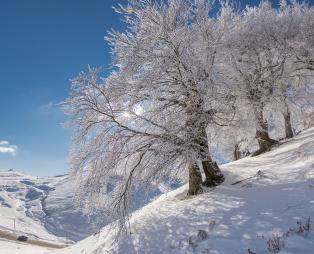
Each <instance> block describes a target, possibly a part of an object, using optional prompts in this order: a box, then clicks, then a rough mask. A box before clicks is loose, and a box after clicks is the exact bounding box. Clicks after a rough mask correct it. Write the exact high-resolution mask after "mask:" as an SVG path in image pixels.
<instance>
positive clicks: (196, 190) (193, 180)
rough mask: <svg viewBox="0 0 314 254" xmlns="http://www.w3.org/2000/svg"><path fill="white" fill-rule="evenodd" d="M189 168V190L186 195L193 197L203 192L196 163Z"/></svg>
mask: <svg viewBox="0 0 314 254" xmlns="http://www.w3.org/2000/svg"><path fill="white" fill-rule="evenodd" d="M188 168H189V190H188V195H189V196H194V195H197V194H200V193H202V192H203V189H202V186H201V184H202V174H201V171H200V169H199V167H198V166H197V164H196V163H194V164H190V165H189V166H188Z"/></svg>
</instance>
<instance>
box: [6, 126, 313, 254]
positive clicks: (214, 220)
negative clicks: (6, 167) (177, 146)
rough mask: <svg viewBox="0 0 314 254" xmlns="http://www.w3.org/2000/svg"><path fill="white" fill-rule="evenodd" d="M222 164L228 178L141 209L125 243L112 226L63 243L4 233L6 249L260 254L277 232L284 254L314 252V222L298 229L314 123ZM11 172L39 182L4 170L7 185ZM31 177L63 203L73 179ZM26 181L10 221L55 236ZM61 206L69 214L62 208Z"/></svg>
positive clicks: (74, 253) (306, 201) (22, 252)
mask: <svg viewBox="0 0 314 254" xmlns="http://www.w3.org/2000/svg"><path fill="white" fill-rule="evenodd" d="M222 169H223V171H224V174H225V176H226V181H225V183H224V184H223V185H221V186H219V187H217V188H215V189H209V190H208V191H207V192H206V193H204V194H202V195H199V196H196V197H193V198H187V197H186V195H185V193H186V186H183V187H181V188H179V189H177V190H175V191H172V192H169V193H167V194H163V195H162V196H160V197H159V198H158V199H157V200H155V201H153V202H152V203H150V204H148V205H146V206H145V207H143V208H141V209H140V210H138V211H136V212H134V213H133V215H132V217H131V231H132V234H131V238H128V239H123V240H121V241H120V242H119V243H117V242H115V241H114V240H115V234H116V233H115V230H113V228H112V226H111V225H108V226H106V227H104V228H103V229H102V230H101V232H100V233H99V234H94V235H91V236H90V237H88V238H86V239H84V240H82V241H80V242H78V243H76V244H74V245H72V246H70V247H67V248H64V249H60V250H57V249H55V250H53V249H49V248H43V247H38V246H30V245H25V244H23V243H21V244H19V243H14V242H10V241H2V240H0V250H1V251H0V253H1V254H2V253H4V254H15V253H18V254H28V253H36V254H79V253H84V254H92V253H98V254H100V253H102V254H103V253H212V254H245V253H248V249H250V250H251V251H253V252H254V253H256V254H266V253H269V252H268V250H267V241H268V240H269V239H272V237H273V236H274V235H278V236H279V237H280V241H281V250H280V252H279V253H281V254H309V253H313V249H314V232H313V231H312V229H310V230H309V232H303V233H300V234H299V233H297V232H296V231H298V229H299V225H298V224H297V223H298V222H302V225H304V224H305V222H306V221H307V219H308V218H312V219H313V220H314V128H312V129H309V130H307V131H304V132H303V133H301V134H300V135H298V136H297V137H296V138H294V139H292V140H289V141H287V142H285V143H283V144H281V145H280V146H279V147H278V148H275V149H274V150H273V151H271V152H268V153H266V154H263V155H260V156H258V157H254V158H251V157H249V158H245V159H242V160H239V161H236V162H232V163H229V164H226V165H224V166H223V167H222ZM3 174H7V176H6V177H7V179H6V180H5V181H6V184H7V186H11V185H12V184H9V182H10V181H19V182H20V184H24V185H31V186H33V187H34V185H32V184H30V183H27V182H25V181H24V182H22V183H21V181H23V180H22V178H25V176H24V175H23V176H21V174H18V173H15V174H16V175H14V173H12V172H7V173H2V177H1V178H2V183H1V184H2V188H4V187H3V186H6V184H5V183H4V180H3V179H4V175H3ZM10 174H11V175H10ZM17 179H18V180H17ZM27 179H28V180H27V181H31V182H32V183H36V186H37V187H38V186H40V184H42V185H46V186H49V187H51V188H55V190H54V191H55V193H54V194H53V190H50V192H49V193H48V197H49V196H50V195H51V196H50V197H49V199H50V201H49V203H50V205H51V206H52V207H54V208H56V206H57V203H62V202H61V201H58V199H59V198H61V197H62V193H63V192H62V191H61V189H62V188H61V187H60V191H57V190H58V185H61V186H62V184H63V183H64V184H65V185H66V186H70V185H69V184H66V180H65V179H66V177H65V176H64V177H60V179H61V180H59V179H56V178H54V180H51V181H47V180H43V179H37V178H32V177H27ZM48 182H49V183H48ZM20 184H15V186H16V185H17V186H19V187H18V190H13V189H6V191H4V190H2V191H1V192H0V194H1V197H2V199H3V200H2V201H1V209H0V213H1V214H0V215H1V225H2V227H3V228H10V227H11V225H12V220H11V217H12V215H13V212H12V211H15V213H14V216H16V217H17V218H19V221H20V222H19V223H21V224H18V225H21V227H22V226H25V228H26V229H27V230H29V231H31V232H33V234H36V235H41V237H43V236H44V237H46V238H47V239H51V240H53V239H54V238H55V236H53V235H49V233H48V232H45V227H44V225H42V224H41V223H40V220H39V221H38V223H37V222H36V219H32V220H30V219H29V217H28V216H27V215H26V214H28V213H30V212H31V213H32V214H36V211H37V212H38V210H37V208H36V209H35V207H38V205H34V206H32V205H31V204H32V202H34V200H36V199H34V198H32V197H34V196H36V195H35V194H36V193H35V192H34V191H32V192H30V193H31V194H29V195H28V198H26V196H25V191H26V190H27V188H26V189H25V190H24V189H23V188H22V185H20ZM24 187H25V186H24ZM37 187H36V189H37ZM44 188H46V187H44ZM64 191H65V192H67V191H66V190H65V189H64ZM12 193H14V195H15V196H14V197H13V196H12V195H13V194H12ZM17 193H20V194H17ZM27 193H28V192H27ZM19 196H20V198H18V199H16V197H19ZM22 196H24V198H22ZM28 199H29V200H31V201H27V200H28ZM14 200H15V201H14ZM47 200H48V198H47V199H46V201H47ZM36 202H38V201H36ZM10 206H11V208H10ZM13 208H14V209H13ZM8 209H11V210H8ZM50 210H53V209H52V208H51V209H50ZM6 212H7V213H6ZM59 213H60V214H62V212H61V211H60V212H59ZM25 215H26V216H25ZM37 217H38V216H37ZM65 221H66V220H65ZM22 222H23V223H24V224H23V223H22ZM34 222H36V223H37V224H34ZM78 226H79V225H78ZM292 228H294V229H295V230H291V229H292ZM289 230H290V231H289ZM45 234H46V235H45ZM283 235H285V236H283ZM282 236H283V237H282Z"/></svg>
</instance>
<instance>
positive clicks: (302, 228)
mask: <svg viewBox="0 0 314 254" xmlns="http://www.w3.org/2000/svg"><path fill="white" fill-rule="evenodd" d="M297 225H298V228H297V229H296V231H295V232H296V233H297V234H298V235H308V233H309V231H310V229H311V219H310V218H308V219H307V220H306V221H305V223H304V224H303V223H302V221H298V222H297Z"/></svg>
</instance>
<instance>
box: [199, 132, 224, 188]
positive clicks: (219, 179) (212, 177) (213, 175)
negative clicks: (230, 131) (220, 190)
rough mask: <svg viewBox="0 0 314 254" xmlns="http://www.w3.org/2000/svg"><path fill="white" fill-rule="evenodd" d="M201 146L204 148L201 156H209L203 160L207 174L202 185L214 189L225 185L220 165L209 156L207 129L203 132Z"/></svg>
mask: <svg viewBox="0 0 314 254" xmlns="http://www.w3.org/2000/svg"><path fill="white" fill-rule="evenodd" d="M199 144H200V146H201V147H202V151H201V154H207V156H206V158H203V159H202V160H201V161H202V166H203V170H204V173H205V181H203V183H202V184H203V185H204V186H206V187H214V186H217V185H219V184H221V183H223V182H224V180H225V177H224V175H223V173H222V172H221V170H220V168H219V166H218V164H217V163H216V162H215V161H213V160H212V158H211V157H210V156H209V155H208V152H209V147H208V140H207V134H206V129H205V128H204V129H203V131H202V134H201V139H200V141H199Z"/></svg>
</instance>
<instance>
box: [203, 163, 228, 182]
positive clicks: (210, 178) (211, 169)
mask: <svg viewBox="0 0 314 254" xmlns="http://www.w3.org/2000/svg"><path fill="white" fill-rule="evenodd" d="M202 166H203V170H204V173H205V177H206V178H205V181H204V182H203V183H202V184H203V185H204V186H206V187H214V186H217V185H219V184H221V183H223V182H224V180H225V177H224V175H223V174H222V172H221V170H220V168H219V167H218V165H217V163H216V162H215V161H212V160H206V161H202Z"/></svg>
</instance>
